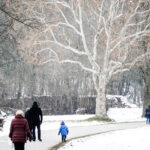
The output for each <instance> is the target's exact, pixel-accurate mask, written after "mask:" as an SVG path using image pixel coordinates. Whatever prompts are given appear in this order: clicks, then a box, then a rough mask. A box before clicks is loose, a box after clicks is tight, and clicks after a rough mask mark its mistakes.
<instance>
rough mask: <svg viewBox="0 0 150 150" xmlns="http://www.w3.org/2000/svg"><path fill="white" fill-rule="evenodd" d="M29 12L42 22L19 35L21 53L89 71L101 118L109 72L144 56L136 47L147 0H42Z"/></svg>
mask: <svg viewBox="0 0 150 150" xmlns="http://www.w3.org/2000/svg"><path fill="white" fill-rule="evenodd" d="M34 8H35V7H34ZM32 13H34V16H35V17H36V18H37V19H38V21H40V22H41V23H42V24H44V27H43V28H42V29H41V30H39V32H36V33H35V32H33V31H29V32H27V33H26V35H27V36H26V37H25V38H23V39H20V49H21V50H22V51H21V52H22V56H23V57H24V56H25V53H26V54H27V53H28V54H29V55H28V59H29V56H30V60H31V58H32V60H33V61H35V62H36V63H38V64H41V65H43V64H47V63H51V62H57V63H59V64H66V63H67V64H68V65H72V64H73V65H79V66H80V67H81V68H82V69H83V70H85V71H88V72H91V74H92V78H93V82H94V86H95V89H96V92H97V97H96V116H97V117H102V118H104V117H107V113H106V107H105V105H106V93H105V92H106V85H107V83H108V82H109V80H110V79H111V77H112V76H114V75H115V74H118V73H123V72H124V71H129V70H130V69H131V67H133V66H134V65H135V64H137V63H139V62H140V61H142V60H143V59H144V58H145V57H147V56H149V52H148V51H147V49H146V50H145V49H142V48H141V47H140V41H145V43H147V44H148V42H149V41H148V38H149V35H150V17H149V14H150V2H149V0H145V1H143V0H98V1H97V0H44V1H43V5H41V6H39V5H37V6H36V8H35V9H34V11H33V12H32ZM54 19H55V23H53V24H48V23H47V22H52V21H53V20H54Z"/></svg>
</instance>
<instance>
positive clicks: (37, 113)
mask: <svg viewBox="0 0 150 150" xmlns="http://www.w3.org/2000/svg"><path fill="white" fill-rule="evenodd" d="M30 117H31V126H32V136H33V141H36V134H35V130H36V127H37V132H38V140H39V141H42V139H41V124H42V121H43V115H42V110H41V108H40V107H39V106H38V104H37V102H33V105H32V107H31V109H30Z"/></svg>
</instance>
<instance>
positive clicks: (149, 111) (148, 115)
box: [145, 105, 150, 124]
mask: <svg viewBox="0 0 150 150" xmlns="http://www.w3.org/2000/svg"><path fill="white" fill-rule="evenodd" d="M145 117H146V123H147V124H150V105H149V106H148V107H147V108H146V110H145Z"/></svg>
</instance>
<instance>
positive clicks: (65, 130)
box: [58, 121, 69, 142]
mask: <svg viewBox="0 0 150 150" xmlns="http://www.w3.org/2000/svg"><path fill="white" fill-rule="evenodd" d="M68 133H69V130H68V127H67V126H66V125H65V122H64V121H62V122H61V126H60V129H59V132H58V135H59V134H61V136H62V142H66V137H67V134H68Z"/></svg>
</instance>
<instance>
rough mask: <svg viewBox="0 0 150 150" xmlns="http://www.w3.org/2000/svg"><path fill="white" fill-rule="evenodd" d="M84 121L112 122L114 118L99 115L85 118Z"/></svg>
mask: <svg viewBox="0 0 150 150" xmlns="http://www.w3.org/2000/svg"><path fill="white" fill-rule="evenodd" d="M84 121H89V122H90V121H100V122H101V121H103V122H112V120H111V119H110V118H99V117H91V118H88V119H85V120H84Z"/></svg>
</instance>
